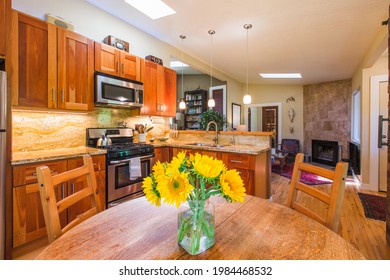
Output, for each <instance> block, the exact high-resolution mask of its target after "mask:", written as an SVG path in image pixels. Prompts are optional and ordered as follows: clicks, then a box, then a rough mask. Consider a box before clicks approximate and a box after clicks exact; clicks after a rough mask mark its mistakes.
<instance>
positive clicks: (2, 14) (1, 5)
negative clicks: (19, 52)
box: [0, 0, 11, 55]
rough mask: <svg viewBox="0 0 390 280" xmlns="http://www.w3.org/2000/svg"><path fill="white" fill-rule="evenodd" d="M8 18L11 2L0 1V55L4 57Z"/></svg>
mask: <svg viewBox="0 0 390 280" xmlns="http://www.w3.org/2000/svg"><path fill="white" fill-rule="evenodd" d="M9 16H11V0H0V55H5V49H6V31H7V28H8V21H9V19H10V18H9Z"/></svg>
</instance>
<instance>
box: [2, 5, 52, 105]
mask: <svg viewBox="0 0 390 280" xmlns="http://www.w3.org/2000/svg"><path fill="white" fill-rule="evenodd" d="M11 26H12V27H11V29H12V34H11V40H10V48H9V49H10V59H11V67H12V69H13V71H12V72H11V74H10V79H11V82H12V85H13V86H12V89H11V90H12V105H13V106H29V107H38V108H48V107H49V108H50V107H51V106H49V103H52V98H54V95H55V94H56V87H57V80H56V79H57V73H56V70H55V69H56V59H57V52H56V48H52V45H53V44H55V38H56V27H55V26H53V25H51V24H47V23H46V22H44V21H42V20H39V19H36V18H33V17H30V16H27V15H25V14H22V13H18V12H17V11H13V12H12V23H11ZM49 49H50V52H49V51H48V50H49Z"/></svg>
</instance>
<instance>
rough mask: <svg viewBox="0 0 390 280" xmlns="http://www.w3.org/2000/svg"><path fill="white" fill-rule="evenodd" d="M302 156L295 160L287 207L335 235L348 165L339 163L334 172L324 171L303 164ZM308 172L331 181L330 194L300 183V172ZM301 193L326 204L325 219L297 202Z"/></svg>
mask: <svg viewBox="0 0 390 280" xmlns="http://www.w3.org/2000/svg"><path fill="white" fill-rule="evenodd" d="M303 158H304V154H302V153H298V154H297V156H296V158H295V163H294V170H293V174H292V178H291V184H290V191H289V194H288V198H287V206H288V207H290V208H292V209H295V210H297V211H298V212H300V213H302V214H304V215H306V216H308V217H310V218H312V219H314V220H316V221H318V222H320V223H321V224H323V225H325V226H326V227H328V228H330V229H331V230H333V231H334V232H336V233H337V231H338V227H339V220H340V211H341V205H342V203H343V197H344V189H345V182H346V178H347V171H348V163H346V162H339V163H337V165H336V168H335V170H329V169H325V168H323V167H319V166H315V165H312V164H308V163H304V162H303ZM302 171H305V172H309V173H312V174H316V175H319V176H322V177H325V178H328V179H330V180H332V181H333V182H332V185H331V188H330V194H328V193H325V192H323V191H320V190H319V189H318V188H315V187H313V186H309V185H307V184H304V183H302V182H300V177H301V172H302ZM298 191H302V192H304V193H306V194H308V195H310V196H312V197H315V198H316V199H318V200H320V201H322V202H324V203H325V204H327V215H326V218H323V217H321V216H319V215H318V214H317V213H315V212H313V211H312V210H310V209H308V208H307V207H306V206H304V205H303V204H302V203H298V202H297V193H298Z"/></svg>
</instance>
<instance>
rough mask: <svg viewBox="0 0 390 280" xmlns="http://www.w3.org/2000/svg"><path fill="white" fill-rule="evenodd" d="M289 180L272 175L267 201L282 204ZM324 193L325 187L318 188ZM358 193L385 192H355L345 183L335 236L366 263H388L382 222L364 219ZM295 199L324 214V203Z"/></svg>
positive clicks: (355, 188)
mask: <svg viewBox="0 0 390 280" xmlns="http://www.w3.org/2000/svg"><path fill="white" fill-rule="evenodd" d="M289 184H290V180H289V179H287V178H285V177H282V176H279V175H277V174H274V173H272V178H271V192H272V197H271V200H272V201H273V202H276V203H280V204H283V205H286V201H287V194H288V191H289ZM318 188H319V189H321V190H323V191H327V190H328V189H329V185H321V186H318ZM358 191H359V192H365V193H370V194H376V195H381V196H385V193H377V192H370V191H363V190H359V186H358V184H356V183H352V182H347V185H346V190H345V194H344V200H343V206H342V210H341V214H340V224H341V226H340V228H339V232H338V234H339V235H341V236H342V237H343V238H344V239H345V240H347V241H349V242H350V243H351V244H352V245H354V246H355V247H356V248H357V249H358V250H359V251H360V252H361V253H362V254H363V255H364V256H365V257H366V258H367V259H369V260H389V259H390V247H389V246H387V243H386V223H385V222H382V221H377V220H373V219H367V218H366V217H365V216H364V210H363V206H362V204H361V202H360V199H359V197H358V195H357V193H358ZM298 199H302V200H306V201H305V203H307V205H308V207H310V208H311V207H314V208H315V209H316V210H318V211H319V213H323V214H324V213H325V211H323V210H324V209H325V204H323V203H322V202H320V201H316V200H315V199H312V198H311V197H308V196H305V195H304V194H300V196H298Z"/></svg>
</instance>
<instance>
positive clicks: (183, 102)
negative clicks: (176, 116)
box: [179, 98, 186, 110]
mask: <svg viewBox="0 0 390 280" xmlns="http://www.w3.org/2000/svg"><path fill="white" fill-rule="evenodd" d="M179 109H180V110H185V109H186V102H185V101H184V99H183V98H180V100H179Z"/></svg>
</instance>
